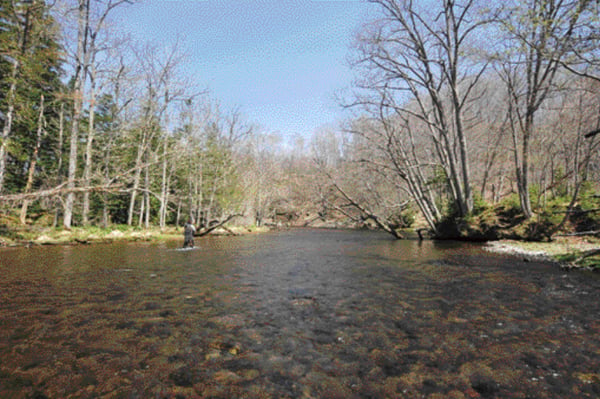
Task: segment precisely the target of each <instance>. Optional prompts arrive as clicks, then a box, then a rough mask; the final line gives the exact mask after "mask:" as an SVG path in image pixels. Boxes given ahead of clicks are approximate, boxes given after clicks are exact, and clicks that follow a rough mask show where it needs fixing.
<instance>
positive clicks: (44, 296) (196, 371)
mask: <svg viewBox="0 0 600 399" xmlns="http://www.w3.org/2000/svg"><path fill="white" fill-rule="evenodd" d="M178 245H181V242H166V243H115V244H97V245H89V246H54V247H34V248H7V249H1V250H0V398H37V399H41V398H69V397H70V398H480V397H481V398H597V397H600V277H599V276H598V275H597V274H584V273H580V272H564V271H561V270H560V269H559V268H558V267H557V266H556V265H550V264H544V263H537V262H525V261H523V260H522V259H520V258H511V257H506V256H500V255H493V254H490V253H487V252H486V251H484V250H483V248H482V247H481V246H477V245H468V244H464V243H453V242H442V243H436V242H432V241H424V242H421V243H420V242H418V241H413V240H403V241H397V240H393V239H392V238H390V237H389V236H388V235H386V234H382V233H375V232H365V231H334V230H310V229H299V230H289V231H281V232H274V233H267V234H260V235H248V236H240V237H222V238H216V237H214V238H203V239H197V240H196V245H198V248H197V249H195V250H191V251H177V250H176V248H177V246H178Z"/></svg>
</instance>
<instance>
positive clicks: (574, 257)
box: [486, 237, 600, 271]
mask: <svg viewBox="0 0 600 399" xmlns="http://www.w3.org/2000/svg"><path fill="white" fill-rule="evenodd" d="M486 248H487V249H488V250H489V251H490V252H495V253H504V254H509V255H516V256H520V257H522V258H523V259H524V260H526V261H533V260H538V261H545V262H556V263H558V264H560V266H561V267H562V268H568V269H570V268H583V269H591V270H596V271H600V255H598V254H597V255H595V256H590V257H587V258H582V256H583V255H584V254H586V253H588V252H591V251H594V250H598V249H599V248H600V239H597V238H594V237H587V238H581V237H557V238H555V239H554V240H553V241H551V242H529V241H516V240H500V241H491V242H489V243H488V244H487V246H486Z"/></svg>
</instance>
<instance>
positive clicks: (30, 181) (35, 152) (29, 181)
mask: <svg viewBox="0 0 600 399" xmlns="http://www.w3.org/2000/svg"><path fill="white" fill-rule="evenodd" d="M43 131H44V95H43V94H42V96H41V97H40V113H39V116H38V126H37V138H36V142H35V148H34V150H33V154H32V155H31V162H30V164H29V173H28V174H27V183H26V184H25V190H24V192H26V193H28V192H29V191H31V187H32V186H33V175H34V173H35V168H36V166H37V160H38V153H39V150H40V147H41V145H42V132H43ZM28 207H29V200H28V199H25V200H24V201H23V205H22V206H21V215H20V217H19V220H20V221H21V224H27V208H28Z"/></svg>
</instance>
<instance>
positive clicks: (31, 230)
mask: <svg viewBox="0 0 600 399" xmlns="http://www.w3.org/2000/svg"><path fill="white" fill-rule="evenodd" d="M44 219H46V218H43V217H42V218H38V219H37V220H35V221H30V223H29V224H27V225H22V224H20V222H19V220H18V218H17V217H16V216H14V215H10V214H1V215H0V247H1V246H18V245H52V244H57V245H61V244H62V245H66V244H77V243H94V242H111V241H163V240H174V239H183V227H182V226H167V227H165V228H163V229H161V228H159V227H157V226H151V227H149V228H144V227H139V226H128V225H121V224H115V225H109V226H107V227H100V226H85V227H82V226H76V227H72V228H71V229H64V228H62V227H48V226H49V224H51V223H49V222H48V221H47V220H44ZM263 230H264V229H263V228H260V227H256V226H249V227H247V226H233V227H230V226H228V227H227V230H215V231H214V232H213V233H211V234H232V233H233V234H245V233H253V232H260V231H263Z"/></svg>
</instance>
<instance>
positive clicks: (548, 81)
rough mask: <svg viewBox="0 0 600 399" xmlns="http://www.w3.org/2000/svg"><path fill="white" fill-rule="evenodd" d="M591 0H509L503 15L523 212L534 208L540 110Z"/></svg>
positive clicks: (502, 59) (502, 55)
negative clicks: (533, 169) (534, 146)
mask: <svg viewBox="0 0 600 399" xmlns="http://www.w3.org/2000/svg"><path fill="white" fill-rule="evenodd" d="M592 3H593V2H592V1H591V0H581V1H564V0H528V1H526V2H522V1H520V2H510V3H505V4H504V7H505V10H504V12H502V13H501V15H500V17H499V18H498V21H499V23H500V24H501V26H503V27H504V30H505V32H506V34H507V37H506V38H505V40H504V41H502V43H505V45H504V48H501V50H500V51H499V52H498V53H497V54H496V55H495V58H496V59H497V61H498V62H497V70H498V72H499V74H500V76H501V77H502V78H503V80H504V82H505V83H506V88H507V94H508V99H509V100H508V101H509V116H510V122H511V123H510V131H511V134H512V141H513V147H514V148H513V151H514V164H515V172H516V181H517V187H518V192H519V198H520V201H521V208H522V210H523V213H524V215H525V216H526V217H527V218H529V217H531V216H532V214H533V210H532V207H531V198H530V194H529V185H530V182H529V179H530V177H529V175H530V171H529V169H530V155H531V154H530V152H531V141H532V139H533V135H534V133H535V125H536V114H537V113H538V111H539V110H540V107H541V106H542V104H543V103H544V101H545V100H546V99H547V98H548V96H549V95H550V94H551V92H552V90H553V88H554V83H555V79H556V76H557V72H558V71H559V69H560V67H561V65H562V64H563V62H564V61H565V57H566V56H567V55H568V54H569V51H570V49H571V44H572V42H573V40H574V39H575V35H576V33H577V32H578V24H579V22H580V17H581V15H582V14H583V12H584V11H585V10H586V9H587V8H588V7H589V6H590V5H591V4H592Z"/></svg>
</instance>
